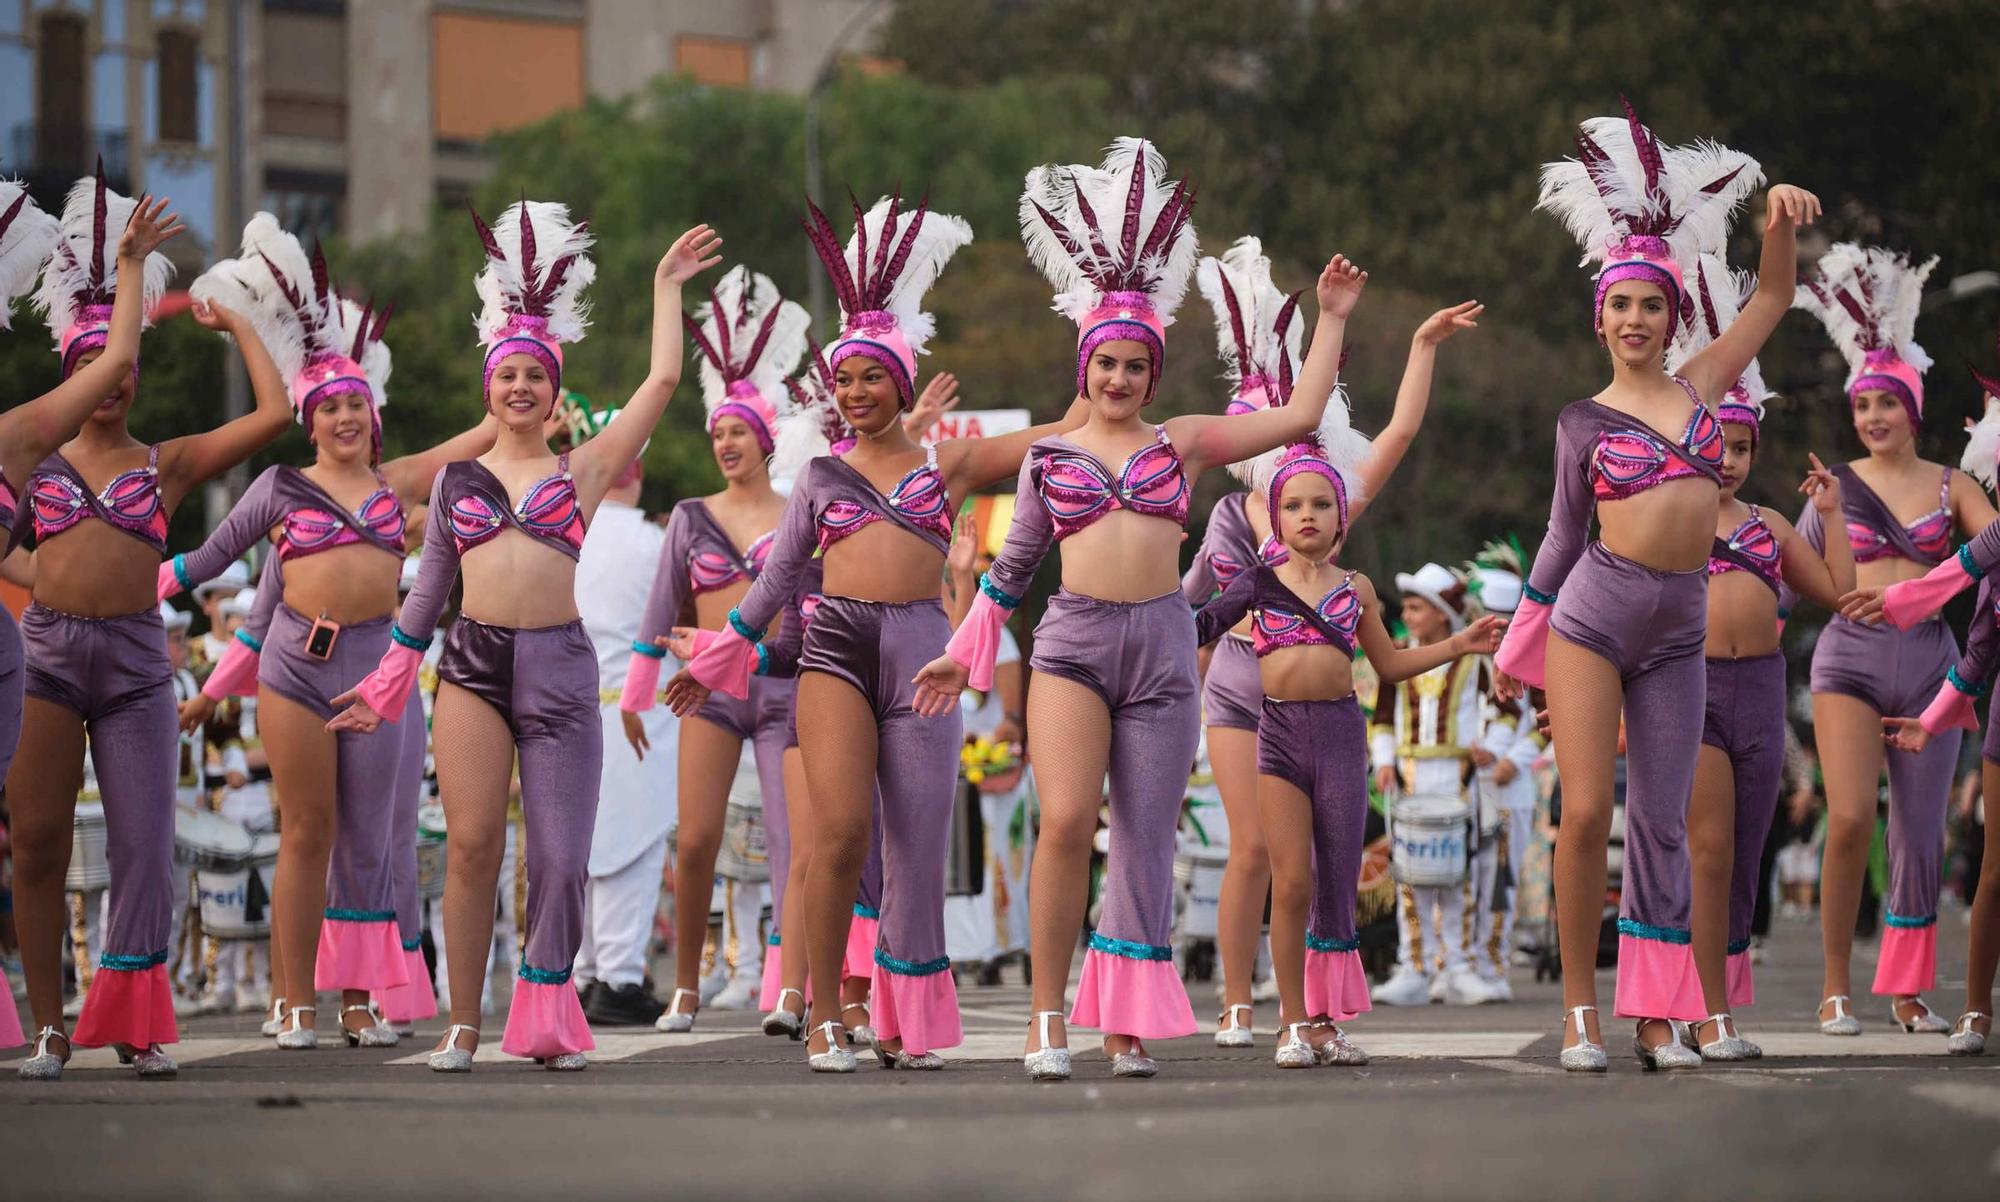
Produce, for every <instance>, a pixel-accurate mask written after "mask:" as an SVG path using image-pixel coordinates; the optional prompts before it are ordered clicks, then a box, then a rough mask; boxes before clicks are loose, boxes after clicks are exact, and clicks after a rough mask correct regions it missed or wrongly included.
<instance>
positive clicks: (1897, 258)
mask: <svg viewBox="0 0 2000 1202" xmlns="http://www.w3.org/2000/svg"><path fill="white" fill-rule="evenodd" d="M1937 262H1938V261H1937V256H1935V255H1933V256H1931V258H1930V259H1928V260H1927V261H1925V262H1924V263H1922V264H1921V265H1912V264H1911V262H1910V259H1909V256H1908V255H1905V254H1903V253H1902V252H1901V251H1892V250H1884V249H1883V248H1881V247H1879V246H1859V245H1856V244H1855V243H1852V242H1839V243H1835V244H1834V246H1833V248H1832V249H1831V250H1829V251H1827V252H1826V253H1825V254H1824V255H1821V256H1820V260H1819V263H1818V265H1817V266H1815V267H1814V268H1813V274H1812V276H1811V277H1810V278H1808V279H1807V280H1806V281H1805V282H1804V283H1802V284H1800V285H1799V290H1798V293H1797V295H1796V298H1795V299H1794V300H1793V302H1792V304H1793V307H1795V308H1799V309H1804V310H1806V311H1807V312H1809V313H1811V314H1812V315H1813V316H1815V317H1817V318H1819V321H1820V324H1821V325H1823V326H1825V327H1826V332H1827V336H1828V337H1830V338H1832V339H1833V344H1834V346H1836V347H1838V348H1839V349H1840V353H1841V356H1842V357H1843V358H1845V359H1846V360H1847V395H1848V398H1849V399H1850V400H1851V399H1853V398H1854V397H1855V396H1856V395H1858V394H1860V393H1862V392H1867V391H1870V390H1874V389H1881V390H1884V391H1888V392H1893V393H1895V394H1896V396H1897V399H1899V400H1901V401H1902V402H1903V407H1904V408H1906V409H1908V410H1909V412H1910V421H1911V422H1912V423H1913V424H1915V423H1921V422H1922V421H1923V419H1924V372H1926V371H1928V370H1929V369H1930V365H1931V357H1930V356H1929V355H1926V354H1925V353H1924V348H1923V347H1920V346H1918V345H1917V340H1916V333H1917V310H1918V309H1920V308H1921V307H1922V306H1923V298H1924V281H1925V280H1926V279H1929V278H1930V274H1931V269H1932V268H1934V267H1936V266H1937Z"/></svg>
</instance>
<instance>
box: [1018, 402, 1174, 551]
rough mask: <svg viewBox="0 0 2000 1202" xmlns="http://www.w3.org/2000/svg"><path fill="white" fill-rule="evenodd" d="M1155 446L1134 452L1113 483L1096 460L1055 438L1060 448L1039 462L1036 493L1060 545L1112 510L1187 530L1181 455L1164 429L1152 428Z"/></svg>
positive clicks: (1109, 474) (1111, 478)
mask: <svg viewBox="0 0 2000 1202" xmlns="http://www.w3.org/2000/svg"><path fill="white" fill-rule="evenodd" d="M1153 436H1154V442H1153V443H1152V444H1151V445H1150V446H1144V447H1141V448H1139V449H1138V450H1136V451H1134V452H1132V454H1131V456H1130V457H1129V458H1127V459H1126V460H1125V466H1124V467H1123V468H1122V469H1120V471H1119V472H1118V475H1117V476H1116V477H1113V476H1112V474H1111V472H1110V470H1109V469H1107V468H1106V467H1105V466H1104V461H1103V460H1101V459H1099V458H1098V457H1097V456H1095V455H1093V454H1091V453H1090V452H1089V451H1086V450H1084V449H1083V448H1082V447H1080V446H1077V445H1076V444H1075V443H1073V442H1070V441H1069V440H1068V439H1065V438H1062V437H1060V436H1057V437H1055V438H1053V439H1051V440H1050V441H1053V442H1055V443H1058V444H1060V449H1056V450H1052V451H1050V452H1049V453H1048V454H1047V455H1044V456H1043V457H1042V458H1041V460H1040V468H1041V470H1040V471H1039V472H1038V473H1037V475H1036V477H1035V491H1036V494H1037V495H1038V496H1040V498H1041V501H1042V505H1043V507H1044V508H1046V509H1047V510H1048V511H1049V518H1050V520H1051V521H1052V522H1053V523H1054V527H1055V537H1056V541H1057V542H1061V541H1062V540H1063V539H1066V538H1068V537H1069V536H1070V535H1072V534H1075V533H1077V532H1078V531H1080V530H1083V529H1086V528H1088V527H1089V526H1090V525H1092V524H1093V523H1095V522H1096V521H1097V520H1098V519H1099V518H1102V517H1103V516H1104V515H1105V514H1107V513H1110V512H1111V511H1112V510H1114V509H1128V510H1131V511H1132V512H1133V513H1139V514H1144V515H1146V516H1147V517H1156V518H1166V519H1167V520H1169V521H1171V522H1173V523H1174V524H1175V525H1177V526H1185V525H1187V517H1188V494H1189V489H1188V479H1187V469H1186V467H1185V465H1183V464H1182V463H1181V457H1180V452H1178V451H1176V450H1174V444H1173V443H1171V442H1169V441H1168V440H1167V430H1166V427H1165V426H1155V427H1153Z"/></svg>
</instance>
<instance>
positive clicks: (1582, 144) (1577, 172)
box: [1536, 96, 1764, 325]
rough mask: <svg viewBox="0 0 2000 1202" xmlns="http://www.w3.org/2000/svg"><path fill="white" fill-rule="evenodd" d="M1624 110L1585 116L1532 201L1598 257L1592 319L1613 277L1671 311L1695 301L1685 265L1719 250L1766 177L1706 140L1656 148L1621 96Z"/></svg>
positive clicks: (1745, 159)
mask: <svg viewBox="0 0 2000 1202" xmlns="http://www.w3.org/2000/svg"><path fill="white" fill-rule="evenodd" d="M1619 103H1620V104H1622V105H1624V108H1625V115H1624V116H1623V117H1593V118H1591V119H1590V120H1588V121H1585V122H1584V123H1583V125H1582V127H1581V128H1580V129H1579V130H1578V132H1577V136H1576V149H1577V157H1576V158H1574V159H1564V160H1562V161H1561V162H1559V163H1548V164H1546V165H1544V166H1543V167H1542V190H1541V198H1540V200H1539V201H1538V202H1537V206H1536V207H1538V208H1542V209H1546V210H1547V211H1548V212H1550V213H1552V214H1554V215H1555V216H1556V218H1557V219H1559V220H1560V221H1561V222H1562V223H1563V226H1564V228H1566V229H1568V230H1569V232H1570V234H1571V236H1572V237H1574V238H1575V239H1576V240H1577V242H1578V243H1579V244H1581V245H1582V247H1583V262H1584V263H1585V264H1590V263H1597V264H1600V267H1599V269H1598V273H1597V293H1596V296H1595V298H1594V300H1593V302H1592V305H1591V324H1592V325H1596V324H1597V321H1598V314H1600V313H1602V312H1603V309H1604V294H1605V292H1606V291H1607V290H1609V289H1610V287H1611V286H1612V285H1613V284H1615V283H1617V282H1618V281H1620V280H1632V279H1637V280H1644V281H1646V282H1647V283H1650V284H1655V285H1658V286H1659V288H1660V289H1661V290H1662V291H1664V292H1665V293H1666V294H1667V303H1668V304H1669V305H1670V306H1672V308H1673V311H1674V313H1675V315H1676V317H1677V318H1679V319H1680V320H1686V319H1687V318H1688V317H1689V315H1690V314H1691V311H1692V304H1693V302H1692V301H1691V300H1690V299H1689V297H1688V291H1687V284H1686V282H1685V280H1684V278H1683V269H1684V268H1685V267H1686V266H1688V265H1690V264H1691V263H1692V262H1693V260H1694V258H1695V256H1696V255H1698V254H1700V253H1701V252H1703V251H1721V250H1722V249H1723V247H1724V243H1725V242H1726V241H1727V239H1728V236H1729V220H1730V217H1731V215H1732V214H1734V212H1735V211H1736V207H1737V206H1738V205H1740V204H1741V203H1742V202H1743V199H1744V198H1745V197H1746V196H1748V195H1749V194H1750V192H1751V190H1752V189H1754V188H1756V187H1757V185H1759V184H1761V183H1763V182H1764V172H1763V169H1762V168H1761V167H1759V166H1758V165H1757V160H1755V159H1753V158H1751V157H1750V156H1749V155H1747V154H1742V153H1739V152H1737V151H1734V150H1731V149H1729V148H1728V147H1726V146H1722V145H1719V144H1717V143H1714V142H1696V143H1695V144H1694V145H1692V146H1685V147H1664V146H1661V145H1660V141H1659V139H1658V138H1655V137H1654V136H1653V132H1652V131H1651V130H1649V129H1647V128H1646V127H1645V126H1644V125H1643V124H1641V123H1640V121H1639V115H1638V114H1637V113H1635V112H1633V110H1632V105H1631V102H1629V101H1627V100H1626V99H1625V98H1624V97H1622V96H1621V97H1619Z"/></svg>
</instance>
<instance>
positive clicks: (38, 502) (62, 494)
mask: <svg viewBox="0 0 2000 1202" xmlns="http://www.w3.org/2000/svg"><path fill="white" fill-rule="evenodd" d="M28 503H29V505H30V506H31V507H32V512H33V517H34V522H35V537H36V538H37V539H39V540H47V539H51V538H54V537H55V536H56V535H58V534H61V533H62V532H63V531H65V530H69V529H71V528H73V527H75V526H76V525H77V524H78V523H79V522H82V521H83V520H84V519H85V518H97V519H99V520H101V521H105V522H109V523H110V524H112V525H113V526H116V527H118V528H119V529H120V530H123V531H124V532H125V533H127V534H129V535H131V536H132V537H133V538H136V539H138V540H139V541H140V542H142V543H145V544H146V545H148V546H150V547H152V548H154V549H155V550H157V551H159V552H160V553H161V554H162V555H164V554H166V550H167V502H166V498H165V497H164V496H163V495H161V493H160V448H159V447H158V446H157V445H154V446H150V447H147V448H146V466H145V467H142V468H134V469H133V470H132V471H129V472H120V473H118V475H117V476H115V477H113V479H112V481H111V483H109V484H107V485H105V486H104V489H103V491H101V492H96V493H93V492H91V491H90V486H89V484H88V483H86V482H85V480H84V478H83V474H82V473H81V472H79V471H77V470H76V468H75V466H73V465H72V464H71V463H70V461H69V460H67V459H65V458H63V456H62V453H61V452H57V453H55V454H53V455H50V456H49V457H48V458H47V459H44V460H42V465H41V466H40V467H38V468H36V469H35V474H34V476H33V477H31V478H30V479H29V481H28Z"/></svg>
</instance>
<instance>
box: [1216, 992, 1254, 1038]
mask: <svg viewBox="0 0 2000 1202" xmlns="http://www.w3.org/2000/svg"><path fill="white" fill-rule="evenodd" d="M1238 1011H1241V1012H1242V1014H1243V1021H1242V1022H1241V1023H1238V1022H1237V1021H1236V1015H1237V1012H1238ZM1256 1013H1257V1012H1256V1011H1255V1010H1252V1009H1251V1008H1250V1007H1249V1006H1246V1005H1244V1004H1242V1003H1240V1002H1239V1003H1237V1004H1236V1005H1234V1006H1231V1007H1230V1008H1229V1009H1227V1010H1224V1011H1223V1012H1222V1013H1221V1014H1219V1015H1217V1016H1216V1028H1215V1046H1216V1047H1219V1048H1247V1047H1251V1046H1253V1045H1254V1044H1255V1043H1256V1034H1255V1030H1254V1027H1255V1023H1256Z"/></svg>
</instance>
